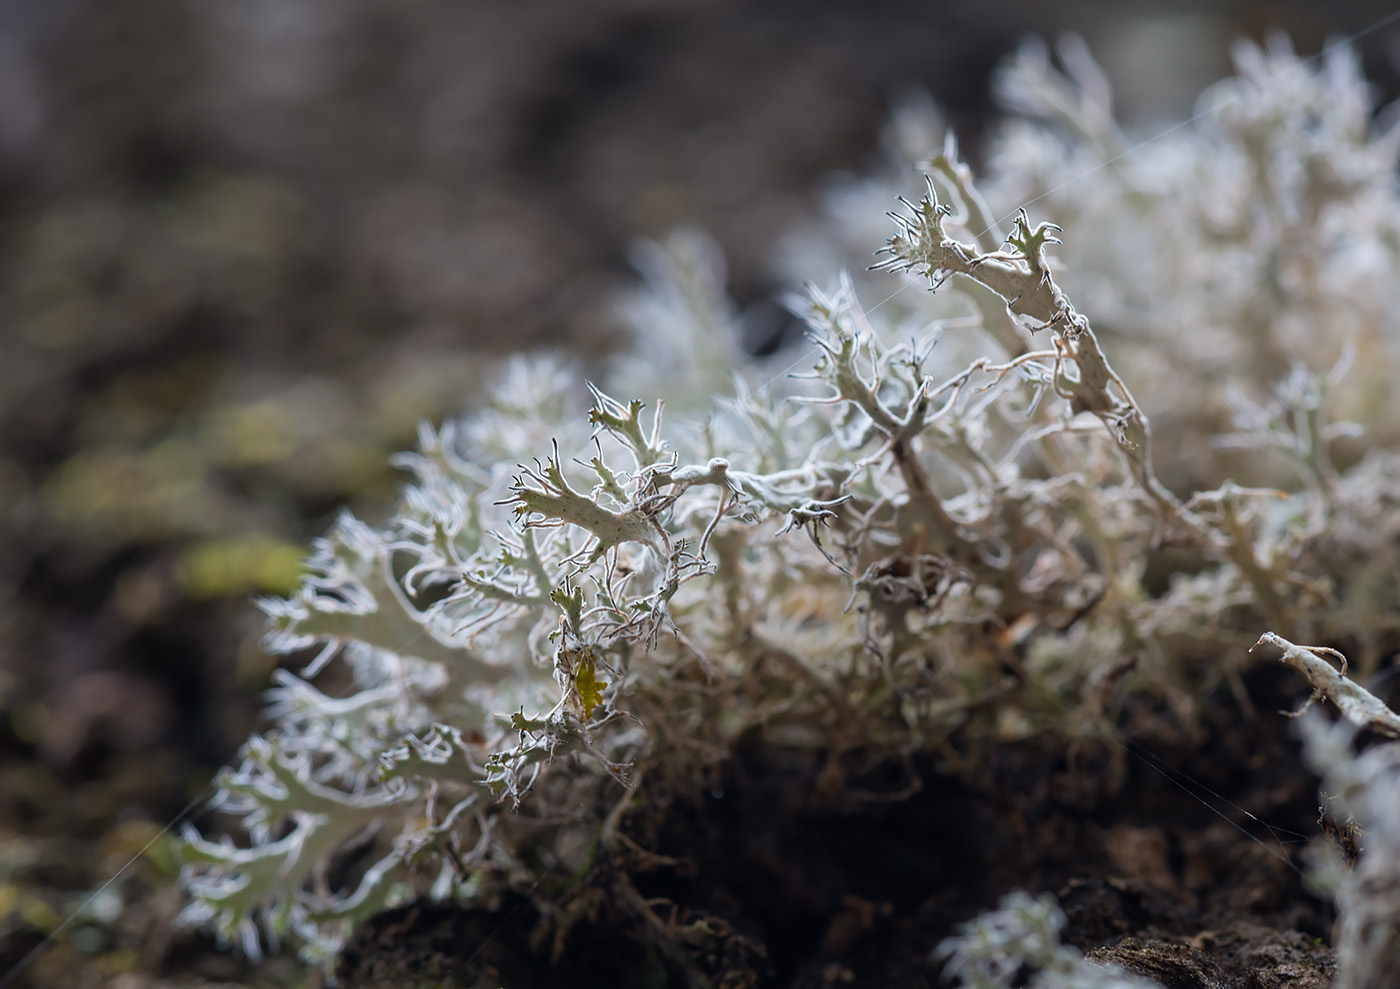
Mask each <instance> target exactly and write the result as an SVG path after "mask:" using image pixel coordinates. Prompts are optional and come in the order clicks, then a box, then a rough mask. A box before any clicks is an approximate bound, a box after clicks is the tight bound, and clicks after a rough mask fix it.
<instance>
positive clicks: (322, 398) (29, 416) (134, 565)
mask: <svg viewBox="0 0 1400 989" xmlns="http://www.w3.org/2000/svg"><path fill="white" fill-rule="evenodd" d="M1392 9H1393V8H1391V7H1390V6H1389V5H1388V4H1385V3H1380V2H1373V3H1372V2H1362V0H1352V2H1344V3H1332V4H1328V5H1326V7H1325V8H1324V5H1322V4H1320V3H1302V2H1298V3H1254V2H1244V0H1236V2H1221V3H1206V2H1199V3H1187V4H1185V5H1183V4H1181V3H1173V4H1170V5H1168V4H1166V3H1160V4H1159V3H1139V4H1115V3H1109V2H1106V0H1077V2H1067V3H1055V4H1046V3H1040V2H1035V0H1003V2H1000V3H995V4H993V3H979V4H970V3H960V4H949V3H937V2H929V0H866V2H861V3H855V2H842V0H767V2H758V0H750V2H741V0H671V2H642V0H568V2H564V0H556V2H528V0H515V2H504V0H232V2H230V0H0V793H3V794H4V795H5V796H4V799H3V800H0V935H3V936H4V937H5V946H4V949H3V951H0V973H3V969H4V968H6V967H8V965H9V964H10V963H11V962H12V961H13V960H14V958H15V957H17V953H19V952H22V950H24V949H25V948H27V947H28V946H29V945H30V944H32V943H34V942H35V941H36V940H37V938H38V937H39V936H40V935H41V934H42V933H43V932H45V931H47V930H49V929H52V927H53V926H54V924H55V923H56V918H57V917H58V916H59V915H60V914H61V913H62V912H63V911H64V910H66V909H68V908H70V907H71V906H72V905H74V903H75V902H76V901H74V900H73V899H72V898H71V896H70V895H69V894H67V893H65V892H64V891H65V890H68V891H71V890H81V889H84V888H88V887H91V886H93V885H95V884H96V883H98V882H100V881H101V880H102V879H104V878H105V875H103V873H104V872H105V871H108V870H112V869H114V868H115V867H116V866H118V865H120V863H121V862H122V861H123V860H124V857H125V856H126V855H127V854H130V853H131V852H132V851H134V850H135V849H137V848H139V847H140V845H141V844H142V843H143V842H144V840H145V839H146V838H149V837H150V836H151V835H152V834H154V833H155V831H156V830H157V829H158V828H159V826H160V825H161V824H163V823H164V821H165V820H166V819H167V818H168V817H169V816H171V815H172V814H174V813H175V812H176V811H178V810H179V809H180V807H181V806H182V805H184V803H185V802H186V801H188V800H189V799H191V797H193V796H194V795H195V794H197V793H198V792H199V791H200V789H201V788H202V787H203V786H204V785H205V784H206V783H207V782H208V780H209V777H210V775H211V773H212V771H213V770H214V768H216V767H217V766H218V765H220V764H222V763H223V762H225V761H227V760H229V759H230V758H232V757H233V756H234V753H235V752H236V749H237V746H238V744H239V743H240V742H241V741H242V739H243V738H244V737H245V736H246V734H247V733H248V731H249V730H250V729H251V728H252V727H254V726H255V724H256V711H257V703H258V700H257V698H258V693H259V692H260V691H261V690H262V689H263V688H264V687H265V686H266V684H267V676H268V673H269V671H270V667H271V661H270V660H268V659H267V658H265V657H264V656H262V654H261V652H260V651H259V649H258V647H257V635H258V632H259V629H260V625H261V622H260V620H259V616H258V614H257V612H256V611H255V609H254V608H253V607H252V606H251V605H250V604H249V603H248V600H249V598H250V597H252V596H254V595H256V594H258V593H268V592H271V593H275V592H279V591H286V590H288V589H290V588H291V587H292V586H294V583H295V579H296V574H297V569H298V560H299V558H300V555H301V551H302V550H301V547H302V546H303V544H304V542H305V540H306V539H307V538H309V537H310V536H312V535H315V534H317V533H319V532H320V531H321V530H322V529H324V527H325V526H326V524H327V523H328V521H329V520H330V518H331V517H332V515H333V513H334V512H335V511H336V509H337V508H338V506H341V505H350V506H352V507H354V508H355V509H356V510H357V511H360V512H362V513H364V514H366V515H368V516H369V517H371V518H374V517H376V516H377V515H378V514H380V513H382V511H383V510H384V506H385V505H386V504H387V502H388V499H389V498H390V496H391V495H392V492H393V489H394V485H395V483H396V482H395V479H394V477H393V475H392V472H391V471H390V469H389V467H388V464H387V458H388V456H389V454H391V453H392V452H393V451H395V450H397V449H401V448H404V447H407V446H409V445H411V444H412V442H413V429H414V425H415V423H416V422H417V421H418V420H420V419H424V418H426V419H430V420H437V419H441V418H443V417H445V416H449V415H451V414H452V413H453V412H454V411H455V410H458V409H461V408H463V407H466V406H468V405H469V404H470V403H471V401H472V395H473V393H474V391H475V390H476V389H477V387H478V384H479V382H480V380H481V377H482V373H483V370H484V369H485V368H486V367H487V366H488V362H489V360H490V359H491V357H492V356H493V355H499V354H501V353H504V352H506V351H508V350H512V349H523V348H531V347H544V346H549V347H556V348H561V349H564V350H567V351H572V352H575V353H577V354H579V355H580V356H581V357H582V358H583V359H584V360H587V359H588V358H589V357H590V356H596V355H598V354H600V353H604V352H606V351H607V350H608V349H609V348H612V347H614V346H616V345H617V343H618V338H617V331H616V328H615V326H614V324H613V322H612V318H611V316H610V305H611V300H612V298H613V296H614V294H615V293H616V291H617V290H618V289H619V288H620V287H621V286H624V285H625V284H627V281H628V278H629V272H628V268H627V263H626V251H627V248H628V245H629V244H630V243H632V242H633V241H634V240H636V239H637V238H641V237H653V236H659V235H662V234H664V233H666V232H667V231H669V230H670V229H672V228H674V227H676V226H679V225H685V224H689V225H697V226H699V227H701V228H703V229H704V230H706V231H708V232H709V233H710V234H712V235H713V236H714V237H716V238H717V239H718V241H719V242H720V244H721V245H722V247H723V248H724V250H725V251H726V252H727V255H728V258H729V263H730V275H731V282H732V288H733V291H734V293H735V294H736V296H737V297H738V298H739V300H740V301H741V302H742V303H746V304H747V303H753V302H755V301H757V300H760V299H763V298H764V297H766V296H768V295H770V294H771V293H772V292H773V291H774V290H775V289H778V288H781V287H783V286H780V285H778V284H776V283H775V281H774V276H773V274H772V270H771V268H770V266H769V265H768V264H767V263H766V258H767V257H768V256H769V252H770V248H771V245H772V244H773V243H774V241H775V240H776V239H777V238H778V237H779V236H780V235H781V234H783V233H784V232H785V231H786V230H788V229H789V228H790V227H792V226H793V225H794V224H795V223H796V222H797V221H798V220H800V219H801V218H802V217H803V216H805V215H808V214H809V213H810V212H811V211H812V209H813V208H814V199H815V196H816V194H817V192H818V191H819V189H820V186H821V183H822V181H823V179H824V177H826V176H828V175H829V174H831V173H832V172H833V171H837V170H846V171H860V170H862V169H864V168H866V167H868V166H869V165H870V164H871V162H872V161H873V160H874V158H875V155H876V142H877V136H878V133H879V130H880V128H881V126H882V125H883V123H884V121H885V119H886V114H887V110H888V108H889V106H890V104H891V102H892V101H893V100H894V99H895V98H896V97H897V96H898V94H899V93H901V92H903V91H905V90H907V89H908V88H909V87H922V88H924V89H926V90H927V91H928V92H929V93H931V94H932V95H933V97H934V98H935V100H936V101H937V102H938V103H939V104H940V105H941V106H943V107H944V108H945V110H946V111H947V113H948V117H949V120H950V122H951V123H952V125H953V126H954V127H955V129H956V130H957V131H958V133H959V134H960V136H961V137H962V138H963V141H964V145H965V147H967V148H968V150H969V151H970V152H971V155H972V157H973V160H974V162H975V161H976V157H977V147H978V146H977V137H978V135H979V134H981V133H982V132H983V130H984V128H985V127H986V125H987V122H988V119H989V114H990V113H991V112H992V108H991V107H990V106H989V102H988V100H989V97H988V82H989V78H990V74H991V72H992V71H993V69H994V67H995V66H996V64H997V62H998V60H999V59H1000V58H1002V57H1003V56H1004V55H1006V54H1008V53H1009V52H1010V51H1011V50H1012V49H1013V48H1014V46H1015V45H1016V44H1017V43H1018V41H1019V40H1020V39H1021V38H1022V37H1023V36H1025V35H1027V34H1040V35H1044V36H1046V37H1049V38H1052V39H1053V38H1054V37H1055V36H1056V35H1058V34H1060V33H1061V32H1064V31H1077V32H1079V33H1082V34H1083V35H1084V36H1085V37H1086V38H1087V39H1088V41H1089V44H1090V48H1091V50H1092V51H1093V52H1094V54H1095V55H1096V56H1097V57H1098V58H1099V59H1100V60H1101V62H1102V63H1103V65H1104V67H1105V69H1106V70H1107V71H1108V73H1109V75H1110V77H1111V78H1112V79H1113V81H1114V83H1115V85H1116V92H1117V95H1118V99H1119V112H1120V116H1121V117H1122V118H1124V119H1126V120H1129V121H1138V122H1139V123H1140V124H1141V125H1142V126H1144V127H1146V126H1150V124H1151V123H1153V122H1155V121H1162V122H1173V121H1175V120H1179V119H1181V118H1182V117H1183V116H1185V115H1186V114H1187V113H1189V110H1190V104H1191V101H1192V99H1193V98H1194V96H1195V94H1196V93H1197V92H1198V91H1199V90H1200V88H1201V87H1202V86H1203V85H1205V84H1206V83H1209V82H1211V81H1213V80H1214V79H1216V78H1219V77H1220V76H1222V75H1225V74H1228V72H1229V59H1228V45H1229V42H1230V41H1231V40H1232V39H1234V38H1236V37H1239V36H1249V37H1253V38H1256V39H1262V38H1263V37H1264V36H1265V34H1266V33H1267V32H1268V31H1269V30H1271V29H1280V30H1283V31H1285V32H1286V33H1287V34H1289V35H1290V36H1291V37H1292V38H1293V40H1294V43H1295V44H1296V46H1297V47H1298V49H1299V50H1300V51H1302V52H1305V53H1311V52H1314V51H1316V50H1317V49H1318V48H1319V47H1320V46H1321V45H1322V44H1323V43H1324V42H1325V41H1326V40H1327V39H1329V38H1336V37H1340V36H1344V35H1347V34H1350V33H1352V32H1355V31H1359V30H1362V29H1364V28H1366V27H1367V26H1369V25H1371V24H1372V23H1374V22H1375V21H1377V20H1378V19H1380V18H1383V17H1385V16H1387V15H1388V14H1390V13H1391V12H1392ZM1358 47H1359V50H1360V51H1361V53H1362V56H1363V59H1364V61H1365V64H1366V69H1367V72H1368V74H1369V76H1370V77H1371V78H1372V79H1373V80H1375V81H1376V83H1377V84H1378V86H1379V87H1380V89H1381V90H1382V94H1383V95H1384V96H1387V97H1391V96H1393V95H1394V93H1395V91H1396V88H1397V84H1396V80H1397V64H1400V32H1397V30H1396V29H1395V28H1394V27H1393V26H1392V27H1390V28H1387V29H1385V30H1381V31H1377V32H1375V33H1372V34H1370V35H1368V36H1366V37H1365V38H1364V39H1362V40H1360V41H1359V43H1358ZM873 246H875V245H872V247H873ZM813 274H814V275H817V276H821V275H824V274H826V273H820V272H818V273H813ZM124 895H125V894H124ZM130 895H132V896H134V895H135V894H130ZM133 902H134V901H133ZM153 902H155V901H151V902H148V903H146V905H145V906H144V907H142V908H141V909H142V910H145V911H146V915H150V916H157V915H159V910H160V909H166V910H169V909H172V907H171V905H170V904H169V903H168V902H167V903H166V905H165V906H160V907H158V906H152V905H151V903H153ZM162 902H165V901H162ZM119 906H121V910H120V911H118V913H119V914H120V915H122V916H129V915H131V914H132V913H133V912H134V911H135V908H134V907H132V908H131V909H128V903H127V901H125V900H123V901H121V902H120V903H119ZM153 910H154V911H156V913H155V914H151V913H150V911H153ZM167 919H168V918H167ZM104 924H105V925H106V926H104ZM114 925H115V926H114ZM118 927H119V924H118V923H117V922H116V921H114V920H111V919H110V918H109V919H108V921H105V922H102V923H99V922H98V921H96V920H94V921H93V922H92V923H91V924H90V925H88V926H86V927H83V926H81V925H80V928H79V929H80V931H82V930H87V931H90V932H92V933H91V934H90V935H89V936H88V940H87V942H86V943H84V942H83V941H82V940H81V939H78V940H77V941H72V940H71V939H70V942H69V943H68V944H65V945H64V946H62V948H61V950H59V951H58V952H56V953H54V956H55V958H56V959H57V960H51V961H48V962H46V963H45V964H48V965H50V966H51V968H50V969H49V970H48V971H50V972H51V973H52V972H60V971H61V972H62V973H64V974H63V976H62V977H63V979H64V980H65V984H72V985H78V984H87V983H88V982H89V981H90V980H91V979H95V978H96V979H101V978H106V977H109V976H111V977H113V978H115V977H116V976H114V975H113V972H114V971H115V972H116V973H117V974H121V973H125V974H124V975H122V978H128V977H129V979H130V980H135V981H129V982H127V983H123V984H124V985H129V986H131V987H134V986H138V985H146V984H155V983H154V982H151V980H152V979H155V978H156V976H158V975H160V974H161V973H166V974H170V973H178V972H180V971H184V970H186V969H189V970H195V969H198V970H199V971H200V972H201V973H202V974H203V975H205V976H207V977H210V978H213V977H216V976H217V977H223V978H232V977H233V976H232V975H230V974H229V972H228V971H224V972H222V974H220V971H218V970H217V966H218V965H219V964H233V963H231V962H229V963H223V962H219V961H217V960H210V959H208V958H200V957H199V952H198V951H196V950H195V949H192V948H189V946H188V945H186V946H185V947H184V948H180V947H179V944H178V943H175V942H168V941H167V942H162V943H161V944H156V945H154V946H153V945H152V943H150V941H149V938H146V939H143V938H142V937H139V936H137V935H129V936H128V935H123V934H121V933H120V932H119V931H118V930H117V928H118ZM182 951H183V952H184V954H181V952H182ZM122 952H126V953H125V954H122ZM114 957H117V958H118V959H119V960H118V961H115V962H114V961H112V960H111V959H112V958H114ZM103 965H105V966H107V967H106V968H103V967H102V966H103ZM201 965H202V966H204V967H203V968H200V967H199V966H201ZM64 966H69V967H64ZM210 966H214V967H213V968H211V967H210ZM95 972H96V973H98V974H94V973H95ZM103 973H105V974H103ZM48 977H49V976H45V978H48ZM143 980H144V981H143ZM36 984H43V983H39V982H36ZM51 984H58V983H51ZM91 984H101V982H100V981H99V982H93V983H91Z"/></svg>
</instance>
